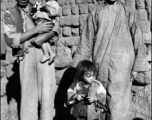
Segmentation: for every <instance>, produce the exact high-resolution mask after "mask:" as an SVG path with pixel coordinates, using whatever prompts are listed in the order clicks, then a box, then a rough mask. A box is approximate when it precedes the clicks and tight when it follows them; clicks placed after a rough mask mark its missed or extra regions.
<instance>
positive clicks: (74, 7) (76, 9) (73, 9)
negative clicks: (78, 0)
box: [71, 5, 79, 15]
mask: <svg viewBox="0 0 152 120" xmlns="http://www.w3.org/2000/svg"><path fill="white" fill-rule="evenodd" d="M71 13H72V14H73V15H77V14H79V7H78V6H77V5H71Z"/></svg>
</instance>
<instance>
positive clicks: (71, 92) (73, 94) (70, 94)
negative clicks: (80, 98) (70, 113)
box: [67, 84, 76, 105]
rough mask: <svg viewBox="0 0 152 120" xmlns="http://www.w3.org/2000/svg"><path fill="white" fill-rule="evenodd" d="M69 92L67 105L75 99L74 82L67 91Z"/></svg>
mask: <svg viewBox="0 0 152 120" xmlns="http://www.w3.org/2000/svg"><path fill="white" fill-rule="evenodd" d="M67 94H68V99H67V100H68V101H67V105H71V104H74V103H75V99H73V97H74V96H75V95H76V86H75V85H74V84H72V85H71V86H70V88H69V89H68V91H67Z"/></svg>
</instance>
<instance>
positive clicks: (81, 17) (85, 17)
mask: <svg viewBox="0 0 152 120" xmlns="http://www.w3.org/2000/svg"><path fill="white" fill-rule="evenodd" d="M87 16H88V15H87V14H82V15H80V19H79V20H80V31H81V30H82V28H83V25H84V23H85V21H86V19H87ZM80 33H81V32H80Z"/></svg>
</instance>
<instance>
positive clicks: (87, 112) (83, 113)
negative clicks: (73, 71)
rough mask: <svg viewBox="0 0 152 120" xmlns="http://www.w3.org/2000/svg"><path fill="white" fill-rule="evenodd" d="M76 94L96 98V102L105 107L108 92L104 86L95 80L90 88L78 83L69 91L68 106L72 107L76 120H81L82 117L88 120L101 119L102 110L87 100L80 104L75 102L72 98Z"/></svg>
mask: <svg viewBox="0 0 152 120" xmlns="http://www.w3.org/2000/svg"><path fill="white" fill-rule="evenodd" d="M76 94H84V95H85V96H90V97H93V98H96V99H97V101H96V102H100V103H101V104H103V105H105V101H106V90H105V89H104V87H103V85H102V84H101V83H100V82H99V81H97V80H94V81H93V83H91V84H90V85H89V87H88V88H85V87H84V86H83V82H78V83H76V84H75V83H73V84H72V85H71V86H70V88H69V89H68V103H67V104H68V105H72V108H71V114H72V115H73V116H74V117H75V118H76V119H81V118H82V117H84V118H87V120H93V119H100V114H101V108H99V107H97V106H96V104H95V103H92V104H89V103H88V102H87V100H86V99H84V100H83V101H80V102H78V101H76V100H73V99H72V98H73V96H74V95H76Z"/></svg>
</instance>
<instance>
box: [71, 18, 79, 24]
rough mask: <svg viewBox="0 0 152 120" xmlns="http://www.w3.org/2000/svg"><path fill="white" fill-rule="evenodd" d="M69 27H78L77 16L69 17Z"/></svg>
mask: <svg viewBox="0 0 152 120" xmlns="http://www.w3.org/2000/svg"><path fill="white" fill-rule="evenodd" d="M71 26H79V15H72V16H71Z"/></svg>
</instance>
